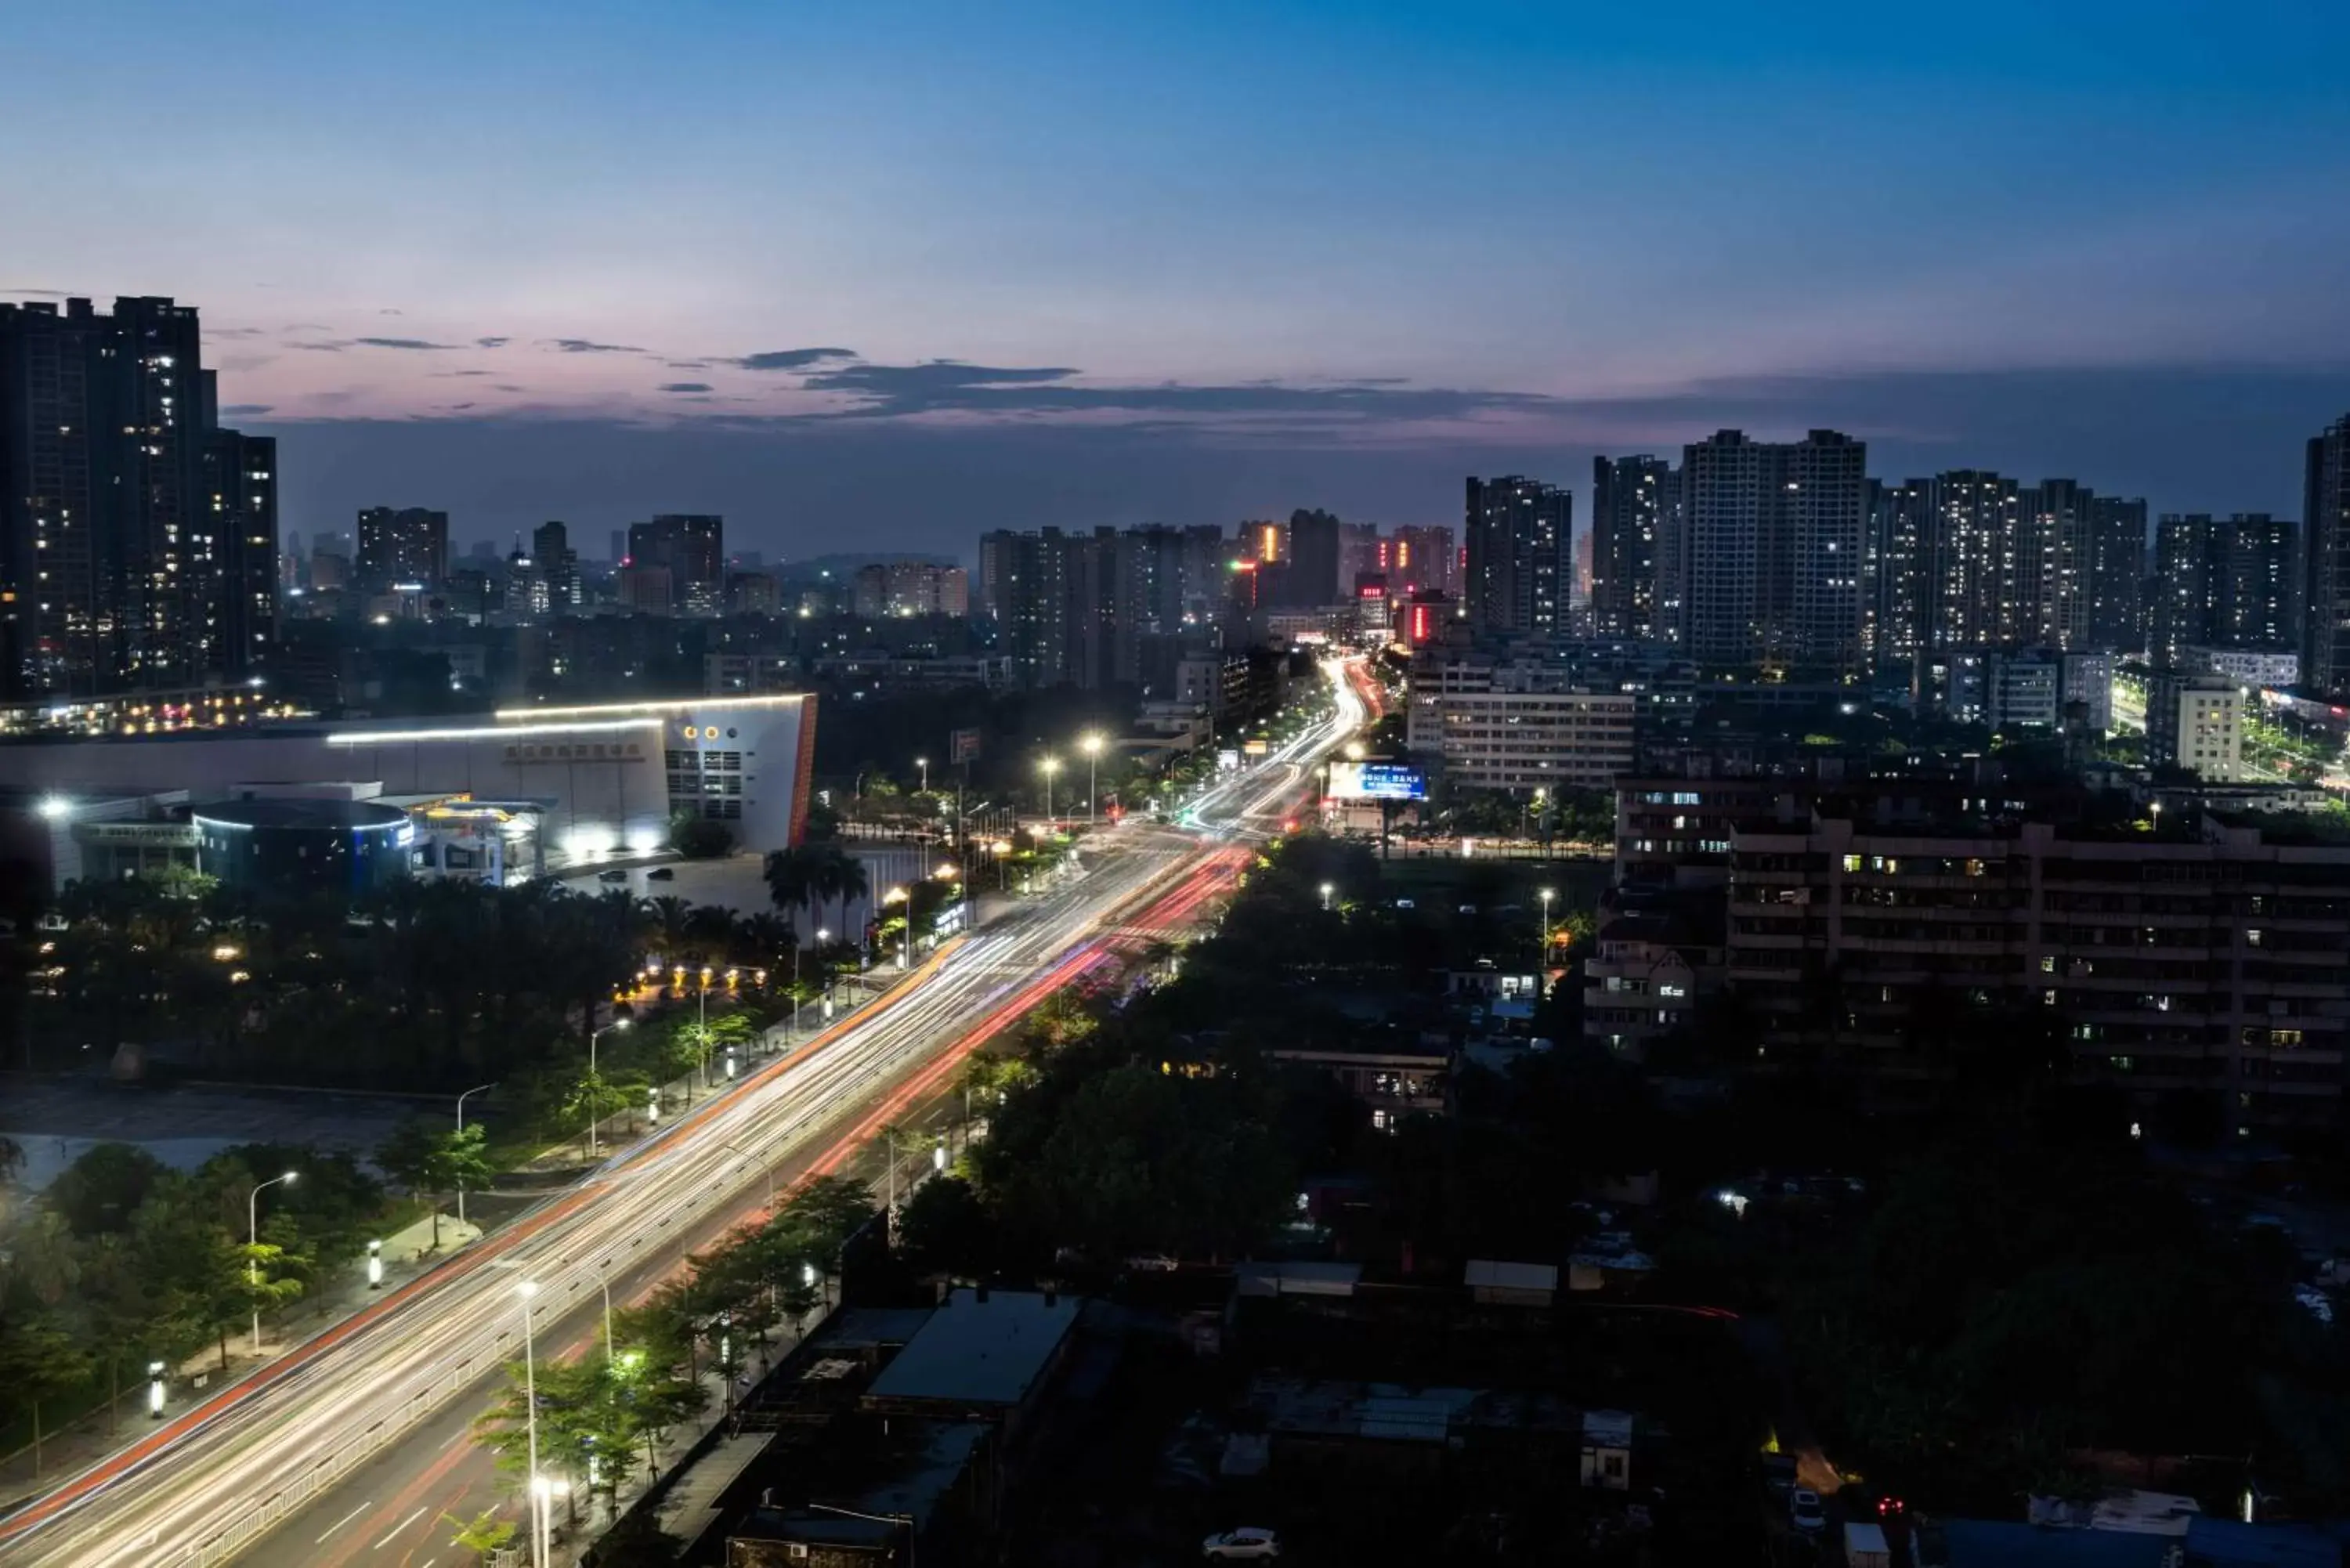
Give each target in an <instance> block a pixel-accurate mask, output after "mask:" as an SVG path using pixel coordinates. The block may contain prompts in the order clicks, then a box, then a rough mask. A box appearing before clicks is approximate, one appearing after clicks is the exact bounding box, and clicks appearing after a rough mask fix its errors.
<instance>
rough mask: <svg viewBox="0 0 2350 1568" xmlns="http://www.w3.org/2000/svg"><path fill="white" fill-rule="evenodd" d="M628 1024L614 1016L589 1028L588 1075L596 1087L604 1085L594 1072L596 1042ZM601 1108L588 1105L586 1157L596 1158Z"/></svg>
mask: <svg viewBox="0 0 2350 1568" xmlns="http://www.w3.org/2000/svg"><path fill="white" fill-rule="evenodd" d="M628 1026H629V1021H628V1020H627V1019H625V1018H615V1019H614V1020H612V1022H611V1023H607V1024H606V1025H604V1027H603V1028H601V1029H591V1030H589V1031H588V1032H587V1075H588V1076H589V1077H590V1078H594V1079H595V1080H596V1086H597V1087H598V1089H601V1088H602V1087H603V1086H604V1080H603V1079H602V1078H600V1077H598V1076H597V1073H596V1042H597V1041H598V1040H600V1039H602V1038H603V1037H604V1036H605V1035H607V1034H609V1033H611V1032H612V1031H613V1030H615V1029H626V1028H627V1027H628ZM602 1110H603V1106H601V1104H600V1103H599V1104H598V1105H594V1106H589V1107H588V1121H587V1158H590V1159H593V1158H596V1127H597V1125H598V1123H599V1122H601V1121H602V1120H603V1116H602V1115H601V1112H602Z"/></svg>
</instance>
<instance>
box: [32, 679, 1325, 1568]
mask: <svg viewBox="0 0 2350 1568" xmlns="http://www.w3.org/2000/svg"><path fill="white" fill-rule="evenodd" d="M1324 669H1325V674H1326V679H1328V680H1330V681H1331V683H1332V686H1333V688H1334V703H1333V710H1332V712H1331V713H1330V715H1329V716H1328V717H1327V718H1326V719H1325V720H1323V721H1322V722H1318V723H1316V724H1314V725H1312V726H1309V727H1308V728H1307V729H1306V730H1305V732H1302V733H1300V734H1299V735H1297V736H1295V737H1293V738H1292V739H1291V740H1290V741H1288V742H1284V744H1283V745H1282V746H1281V747H1280V748H1279V749H1278V750H1277V751H1276V752H1275V753H1274V754H1273V755H1272V756H1270V757H1268V758H1266V759H1264V760H1263V762H1261V763H1258V764H1257V765H1256V766H1254V767H1253V768H1251V769H1249V770H1247V771H1246V772H1244V773H1243V774H1239V775H1236V776H1234V777H1233V778H1231V779H1228V780H1224V781H1220V782H1219V783H1217V784H1213V785H1211V787H1210V788H1209V790H1208V791H1207V792H1205V793H1204V794H1202V795H1201V797H1200V798H1199V799H1198V800H1197V801H1195V802H1194V803H1193V805H1191V807H1190V808H1189V809H1188V810H1187V811H1186V812H1185V813H1184V822H1185V825H1186V826H1191V827H1192V828H1193V829H1194V830H1195V832H1204V833H1206V834H1208V835H1211V838H1210V839H1209V840H1208V841H1207V842H1202V840H1201V838H1200V837H1197V836H1192V835H1188V834H1184V833H1180V832H1177V831H1171V830H1168V829H1161V828H1152V827H1149V826H1142V825H1139V824H1129V825H1128V826H1125V827H1122V828H1118V829H1113V830H1110V831H1109V832H1107V833H1103V834H1099V835H1097V836H1093V837H1090V838H1088V839H1087V842H1086V845H1085V846H1084V848H1083V850H1082V851H1081V856H1082V858H1083V859H1084V860H1085V862H1086V865H1085V867H1084V868H1083V869H1082V870H1081V871H1080V872H1079V873H1077V874H1076V875H1074V876H1069V877H1064V878H1063V880H1062V881H1061V882H1060V883H1059V885H1057V886H1055V887H1053V888H1048V889H1047V890H1046V891H1045V893H1044V894H1043V895H1042V896H1041V897H1040V898H1036V899H1035V900H1034V901H1033V902H1029V903H1025V904H1023V905H1020V906H1017V907H1015V909H1014V911H1013V912H1011V913H1010V914H1008V915H1004V916H1000V917H998V918H997V919H995V920H994V921H993V923H992V924H991V925H989V926H988V927H985V928H983V929H980V930H979V931H976V932H974V933H972V934H971V935H969V936H967V937H964V938H962V939H959V940H956V941H954V942H952V943H951V944H949V945H948V946H947V947H946V948H945V949H943V950H941V951H940V952H939V953H937V954H935V955H933V956H932V957H931V958H930V959H928V960H926V961H924V962H923V963H922V964H921V965H920V966H919V968H918V972H917V973H915V974H914V975H912V976H910V977H909V981H908V982H907V983H905V984H903V985H901V986H899V987H898V988H897V989H896V990H894V991H892V992H889V993H888V994H886V995H885V996H883V997H882V998H881V999H879V1001H878V1002H875V1003H874V1004H873V1005H872V1006H871V1007H870V1008H869V1009H868V1010H867V1011H866V1012H863V1013H860V1014H858V1015H857V1016H855V1017H853V1018H850V1019H847V1020H845V1021H843V1022H842V1023H838V1024H836V1025H834V1026H833V1027H832V1028H831V1029H828V1030H827V1031H825V1032H824V1033H820V1034H818V1035H816V1037H815V1038H813V1039H812V1040H810V1041H808V1042H807V1043H806V1044H804V1045H802V1046H801V1047H800V1048H799V1049H798V1050H796V1051H795V1052H794V1053H792V1054H789V1055H787V1056H785V1057H782V1058H780V1059H778V1060H776V1061H775V1062H772V1063H769V1064H766V1065H764V1066H763V1067H761V1068H760V1069H758V1070H757V1071H756V1072H754V1074H752V1075H750V1077H749V1078H748V1079H747V1080H746V1081H745V1083H744V1084H743V1085H742V1086H741V1087H740V1088H738V1089H736V1090H735V1091H734V1092H733V1093H731V1094H728V1095H725V1096H719V1097H716V1098H712V1099H710V1100H706V1101H704V1102H703V1103H702V1105H701V1106H697V1107H695V1108H694V1109H693V1110H692V1111H691V1112H689V1113H688V1114H687V1115H685V1116H681V1118H679V1119H678V1121H677V1122H675V1123H674V1124H672V1125H671V1127H668V1128H666V1129H664V1130H663V1131H662V1132H660V1133H659V1134H656V1135H654V1136H652V1137H648V1138H646V1139H644V1140H641V1141H639V1143H638V1144H636V1145H634V1146H632V1147H629V1148H626V1149H624V1150H622V1151H620V1152H619V1153H616V1154H615V1155H614V1156H613V1157H612V1158H611V1159H609V1160H608V1161H607V1162H606V1163H605V1164H604V1165H602V1166H601V1167H599V1168H597V1169H596V1170H595V1171H594V1172H592V1173H591V1174H590V1175H589V1176H588V1177H587V1178H586V1179H583V1180H582V1181H580V1182H579V1183H578V1184H577V1185H575V1186H574V1187H572V1188H570V1189H567V1190H566V1191H565V1192H563V1193H561V1194H559V1195H557V1196H555V1197H553V1198H550V1199H547V1200H546V1201H545V1202H543V1203H541V1204H540V1205H538V1206H537V1207H536V1208H534V1209H532V1210H529V1211H527V1212H525V1214H524V1215H522V1216H520V1217H519V1218H518V1219H516V1220H515V1221H514V1222H513V1223H512V1224H510V1225H509V1226H507V1227H506V1228H505V1229H504V1230H503V1231H499V1232H497V1233H496V1234H494V1235H493V1236H491V1237H489V1238H486V1239H485V1240H484V1241H482V1242H480V1243H478V1244H477V1245H475V1246H473V1247H472V1248H470V1249H468V1250H466V1251H463V1252H461V1253H459V1254H457V1255H456V1256H454V1257H452V1259H451V1260H449V1262H446V1263H444V1264H442V1266H441V1267H439V1268H437V1269H435V1270H434V1271H432V1272H430V1273H428V1274H426V1275H424V1276H423V1277H421V1278H420V1279H418V1280H416V1281H414V1282H411V1283H409V1284H408V1285H405V1286H403V1287H401V1288H400V1289H399V1290H397V1291H394V1292H392V1293H390V1294H389V1295H388V1296H387V1297H386V1298H385V1299H384V1300H383V1301H382V1302H380V1303H376V1304H374V1305H372V1306H370V1307H369V1308H368V1309H367V1310H366V1311H364V1312H362V1313H361V1314H358V1315H357V1316H355V1317H353V1318H351V1319H349V1320H348V1321H346V1322H345V1323H343V1324H338V1325H337V1326H335V1327H333V1328H330V1329H328V1330H327V1331H325V1332H324V1333H322V1334H319V1335H317V1337H316V1338H314V1339H312V1340H310V1341H308V1342H307V1343H306V1344H305V1345H300V1346H297V1347H296V1348H295V1349H294V1350H292V1351H290V1352H289V1353H288V1354H287V1355H285V1356H283V1357H280V1358H279V1359H278V1360H276V1361H275V1362H272V1363H270V1364H268V1365H266V1366H263V1367H261V1368H259V1369H257V1370H255V1372H253V1373H251V1374H249V1375H248V1376H245V1377H244V1378H243V1379H241V1380H240V1381H238V1382H236V1383H234V1384H232V1385H230V1386H227V1387H225V1388H224V1389H222V1390H221V1391H219V1392H217V1393H215V1394H213V1395H212V1396H210V1397H207V1398H206V1399H205V1400H203V1402H202V1403H201V1404H199V1405H197V1406H196V1407H193V1408H192V1409H188V1410H186V1411H183V1412H180V1413H177V1414H175V1415H173V1416H172V1418H171V1419H169V1420H167V1421H166V1422H164V1423H163V1424H162V1425H161V1426H160V1427H159V1428H157V1429H156V1430H155V1431H154V1432H153V1433H152V1434H151V1435H150V1436H149V1437H148V1438H146V1439H144V1440H142V1441H141V1442H140V1443H138V1444H135V1445H133V1446H132V1447H130V1448H129V1449H125V1450H123V1451H122V1452H121V1453H120V1454H118V1455H116V1456H114V1457H113V1458H111V1459H108V1460H106V1461H104V1462H102V1463H101V1464H99V1465H97V1466H95V1467H93V1468H92V1469H89V1470H88V1471H85V1472H84V1473H82V1474H81V1475H79V1476H77V1477H76V1478H74V1479H73V1480H70V1481H68V1482H67V1483H66V1484H65V1485H63V1486H62V1487H60V1488H59V1489H57V1490H56V1491H54V1492H52V1493H50V1494H48V1495H47V1497H44V1498H43V1499H41V1500H40V1501H37V1502H35V1503H33V1504H31V1505H29V1506H28V1507H26V1508H25V1509H24V1510H21V1511H18V1512H17V1513H16V1514H14V1515H12V1516H10V1517H9V1518H8V1519H6V1520H5V1521H0V1563H7V1564H16V1563H25V1564H33V1565H41V1568H68V1565H70V1568H178V1565H182V1564H185V1565H191V1568H194V1565H205V1564H214V1563H227V1562H231V1561H238V1560H246V1559H248V1558H249V1559H252V1560H255V1561H260V1562H264V1563H272V1564H275V1563H288V1564H293V1563H301V1564H317V1565H338V1564H347V1563H368V1564H374V1563H384V1564H393V1563H399V1564H405V1565H407V1568H423V1565H424V1564H426V1563H449V1564H451V1565H452V1568H453V1564H454V1563H455V1562H456V1561H457V1560H458V1557H459V1555H460V1554H459V1553H457V1552H454V1551H453V1549H450V1548H447V1547H445V1546H443V1545H442V1542H446V1540H447V1527H446V1526H445V1525H444V1524H442V1523H441V1522H439V1519H438V1514H439V1511H441V1510H442V1509H443V1508H451V1509H452V1511H453V1509H454V1508H455V1507H457V1506H470V1507H473V1508H476V1509H477V1508H479V1507H481V1506H486V1505H487V1504H488V1503H489V1502H490V1501H492V1500H494V1499H495V1498H496V1497H498V1496H499V1495H500V1494H501V1493H502V1491H503V1490H505V1489H504V1488H503V1487H502V1485H501V1483H500V1482H499V1481H498V1480H497V1479H496V1478H495V1477H494V1475H493V1474H492V1473H491V1471H490V1469H489V1466H488V1463H487V1460H486V1458H485V1456H484V1455H482V1454H481V1453H480V1451H479V1450H478V1449H475V1448H474V1447H473V1445H472V1443H471V1442H470V1440H469V1439H468V1438H467V1436H466V1429H465V1428H466V1424H467V1422H468V1421H469V1420H470V1419H471V1417H472V1416H473V1414H474V1413H476V1412H478V1411H479V1410H480V1409H481V1408H483V1407H484V1405H486V1404H487V1403H488V1401H489V1398H490V1397H491V1392H492V1390H493V1389H494V1386H495V1385H496V1383H497V1380H498V1379H499V1377H500V1376H501V1371H500V1369H501V1368H502V1367H503V1366H504V1365H505V1364H506V1363H507V1362H509V1361H511V1360H514V1359H516V1358H518V1356H519V1355H520V1352H521V1345H522V1329H523V1321H522V1312H523V1305H522V1296H521V1293H520V1292H519V1290H518V1286H519V1285H520V1284H521V1283H522V1282H524V1281H525V1280H527V1281H529V1282H533V1283H534V1284H535V1286H536V1296H535V1297H534V1298H533V1301H534V1305H533V1307H532V1311H533V1313H534V1317H533V1325H534V1332H535V1334H536V1335H538V1336H539V1337H538V1351H539V1354H541V1355H556V1354H561V1353H562V1352H563V1351H564V1349H565V1348H566V1347H567V1344H568V1343H569V1342H568V1340H567V1338H566V1332H565V1331H566V1327H567V1325H569V1327H570V1329H571V1331H572V1336H573V1337H575V1338H576V1337H577V1325H578V1324H579V1322H580V1321H582V1317H581V1314H586V1313H587V1312H588V1310H589V1308H590V1305H591V1303H600V1302H601V1300H602V1297H603V1293H604V1289H605V1288H606V1287H609V1288H610V1290H611V1291H612V1293H613V1296H614V1298H615V1299H616V1300H619V1301H626V1300H629V1299H631V1298H633V1297H635V1296H636V1295H639V1294H640V1293H642V1291H643V1290H644V1289H646V1288H648V1287H649V1286H650V1284H651V1283H652V1282H655V1281H657V1280H659V1279H660V1278H661V1277H662V1276H663V1275H664V1274H665V1273H667V1272H669V1271H671V1270H672V1269H674V1268H675V1266H676V1265H677V1263H678V1262H679V1260H680V1259H681V1258H682V1257H683V1256H684V1254H685V1253H687V1252H688V1251H692V1250H693V1249H695V1248H696V1247H699V1246H703V1245H706V1244H707V1243H708V1242H709V1241H711V1240H712V1239H714V1238H715V1237H716V1236H717V1235H719V1234H721V1233H723V1231H725V1230H726V1229H728V1228H729V1227H731V1226H732V1225H733V1224H735V1223H737V1222H738V1221H740V1220H743V1219H745V1218H748V1217H751V1216H753V1215H755V1214H756V1213H757V1211H758V1210H761V1209H762V1208H763V1207H764V1202H763V1201H762V1199H763V1197H764V1192H765V1191H766V1189H767V1187H768V1183H769V1180H770V1173H771V1172H779V1173H781V1174H783V1175H785V1176H790V1177H796V1176H798V1175H800V1174H803V1173H807V1172H821V1171H826V1170H831V1169H837V1168H841V1166H842V1164H843V1162H844V1161H845V1160H847V1159H848V1158H852V1157H853V1155H854V1153H855V1151H856V1150H857V1149H858V1147H861V1146H862V1144H863V1143H865V1142H866V1141H868V1140H869V1139H870V1138H871V1137H872V1136H873V1134H874V1133H875V1132H876V1131H877V1130H878V1129H879V1127H880V1125H881V1124H882V1123H883V1122H885V1121H887V1120H889V1119H890V1118H891V1117H893V1116H899V1115H902V1114H903V1113H904V1111H905V1109H906V1107H907V1106H909V1105H910V1104H913V1103H915V1102H916V1101H917V1100H918V1098H919V1097H920V1096H923V1095H935V1094H936V1093H937V1092H938V1091H939V1089H940V1087H941V1085H943V1084H944V1083H945V1082H946V1081H947V1080H946V1075H947V1073H948V1072H949V1070H951V1068H952V1066H953V1064H954V1060H955V1055H956V1050H955V1048H956V1047H957V1046H959V1045H960V1046H962V1047H966V1048H967V1047H968V1046H969V1045H970V1044H972V1043H973V1042H975V1041H976V1040H978V1039H980V1038H983V1036H984V1035H985V1034H986V1033H992V1032H993V1030H994V1029H996V1028H1000V1027H1002V1026H1003V1023H1008V1022H1010V1021H1011V1020H1012V1019H1013V1018H1015V1017H1016V1016H1017V1015H1018V1014H1019V1013H1020V1012H1024V1011H1025V1010H1026V1009H1027V1008H1029V1007H1031V1006H1034V1005H1035V1002H1038V1001H1041V1000H1042V999H1043V997H1044V996H1045V995H1047V994H1049V993H1050V992H1052V991H1054V990H1055V989H1057V988H1058V987H1060V986H1061V985H1064V984H1066V983H1070V982H1072V981H1076V980H1077V979H1078V978H1080V977H1081V976H1082V975H1083V974H1084V972H1085V971H1087V970H1088V969H1090V968H1092V967H1093V966H1095V965H1096V964H1097V963H1098V962H1100V961H1103V959H1104V958H1105V957H1106V956H1107V943H1108V941H1110V940H1115V939H1116V938H1117V937H1118V936H1119V935H1121V934H1123V935H1136V934H1149V932H1150V931H1151V930H1152V929H1165V928H1166V927H1168V926H1170V924H1171V923H1172V922H1174V921H1176V920H1179V919H1181V918H1183V917H1185V916H1188V914H1189V913H1190V912H1191V910H1193V909H1196V908H1197V907H1198V906H1199V905H1200V904H1201V902H1203V901H1204V900H1205V899H1206V898H1210V897H1212V896H1213V895H1214V894H1216V893H1217V892H1220V891H1221V890H1222V888H1223V887H1224V886H1225V879H1226V878H1227V877H1229V875H1230V873H1231V871H1232V869H1233V868H1234V867H1235V865H1236V864H1237V862H1236V860H1235V858H1234V857H1235V855H1236V853H1237V846H1230V845H1227V846H1218V845H1217V844H1216V843H1215V842H1214V841H1213V838H1214V836H1224V837H1232V838H1240V839H1243V840H1246V839H1253V838H1257V837H1261V836H1264V835H1265V834H1266V832H1267V831H1269V830H1274V831H1277V823H1276V824H1274V826H1273V827H1272V828H1271V829H1268V823H1269V822H1270V821H1271V820H1272V819H1273V818H1274V817H1277V816H1278V815H1279V814H1281V813H1283V812H1284V811H1295V809H1296V803H1297V802H1298V800H1299V797H1300V796H1301V795H1302V794H1304V793H1305V789H1306V787H1307V786H1308V785H1310V784H1311V781H1312V777H1313V770H1314V767H1315V764H1316V763H1318V762H1319V760H1320V759H1321V757H1322V756H1324V755H1326V753H1328V752H1329V751H1330V750H1332V749H1333V748H1335V747H1336V746H1337V745H1338V744H1340V743H1341V742H1344V741H1345V740H1346V738H1347V736H1348V735H1350V734H1352V733H1353V732H1355V731H1356V729H1357V727H1359V725H1360V723H1361V722H1363V719H1364V716H1365V712H1366V709H1365V705H1364V703H1363V701H1362V699H1361V697H1360V696H1359V695H1358V694H1357V691H1356V690H1355V688H1354V686H1353V684H1352V683H1351V682H1350V680H1349V679H1348V676H1347V670H1346V667H1345V666H1343V665H1342V664H1340V663H1339V662H1338V661H1336V660H1333V661H1331V662H1329V663H1328V664H1326V666H1325V667H1324ZM1138 921H1139V925H1138V924H1135V923H1133V922H1138ZM851 1124H853V1125H851ZM844 1127H847V1132H846V1133H844V1132H843V1128H844ZM730 1146H731V1147H730ZM469 1497H470V1498H472V1499H473V1500H475V1501H470V1502H469V1501H467V1500H468V1498H469Z"/></svg>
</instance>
